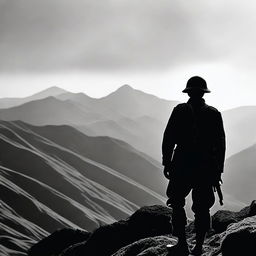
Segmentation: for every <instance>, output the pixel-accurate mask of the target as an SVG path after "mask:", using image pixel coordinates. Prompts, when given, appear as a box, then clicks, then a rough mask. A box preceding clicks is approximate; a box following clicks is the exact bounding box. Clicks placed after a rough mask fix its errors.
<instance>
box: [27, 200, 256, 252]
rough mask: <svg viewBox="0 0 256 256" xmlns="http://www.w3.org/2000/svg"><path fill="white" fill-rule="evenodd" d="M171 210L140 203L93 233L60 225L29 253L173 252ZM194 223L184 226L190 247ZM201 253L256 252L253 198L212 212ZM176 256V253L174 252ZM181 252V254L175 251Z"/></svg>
mask: <svg viewBox="0 0 256 256" xmlns="http://www.w3.org/2000/svg"><path fill="white" fill-rule="evenodd" d="M171 216H172V210H171V209H169V208H167V207H164V206H160V205H154V206H148V207H142V208H141V209H139V210H138V211H136V212H135V213H134V214H133V215H131V216H130V217H129V218H128V219H126V220H121V221H118V222H115V223H113V224H111V225H105V226H101V227H99V228H98V229H96V230H95V231H93V232H92V233H88V232H85V231H82V230H72V229H62V230H58V231H56V232H54V233H53V234H51V235H50V236H48V237H46V238H44V239H43V240H41V241H40V242H38V243H37V244H35V245H33V246H32V247H31V249H30V250H29V252H28V255H29V256H41V255H42V256H57V255H58V256H89V255H93V256H167V255H168V256H172V255H170V254H168V251H167V250H166V245H167V244H175V243H176V238H175V237H173V236H172V225H171ZM194 236H195V234H194V225H193V222H191V223H190V224H189V225H188V226H187V237H188V242H189V245H190V246H191V247H192V246H193V244H194V243H195V240H194ZM203 255H204V256H221V255H222V256H236V255H244V256H255V255H256V201H253V202H252V203H251V205H250V206H248V207H246V208H244V209H242V210H241V211H240V212H231V211H218V212H217V213H215V214H214V215H213V216H212V229H211V230H210V231H209V233H208V235H207V238H206V241H205V245H204V254H203ZM173 256H175V255H173ZM178 256H182V255H178Z"/></svg>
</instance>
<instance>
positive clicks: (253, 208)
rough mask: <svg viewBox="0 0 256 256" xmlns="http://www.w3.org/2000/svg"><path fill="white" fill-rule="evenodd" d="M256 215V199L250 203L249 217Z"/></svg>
mask: <svg viewBox="0 0 256 256" xmlns="http://www.w3.org/2000/svg"><path fill="white" fill-rule="evenodd" d="M254 215H256V200H254V201H252V203H251V205H250V210H249V215H248V217H251V216H254Z"/></svg>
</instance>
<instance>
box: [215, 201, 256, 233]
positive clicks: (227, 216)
mask: <svg viewBox="0 0 256 256" xmlns="http://www.w3.org/2000/svg"><path fill="white" fill-rule="evenodd" d="M253 215H256V201H253V202H252V203H251V205H250V206H247V207H245V208H243V209H242V210H241V211H239V212H232V211H225V210H222V211H218V212H216V213H215V214H214V215H213V216H212V228H213V229H214V231H215V232H216V233H221V232H224V231H225V230H226V229H227V227H228V226H229V225H230V224H232V223H237V222H239V221H241V220H243V219H245V218H247V217H251V216H253Z"/></svg>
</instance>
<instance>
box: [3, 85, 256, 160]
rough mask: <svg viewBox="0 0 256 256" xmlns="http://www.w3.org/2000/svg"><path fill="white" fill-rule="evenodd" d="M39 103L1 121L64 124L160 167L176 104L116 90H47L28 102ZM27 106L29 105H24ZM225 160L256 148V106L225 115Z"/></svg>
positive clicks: (10, 112)
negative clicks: (120, 143)
mask: <svg viewBox="0 0 256 256" xmlns="http://www.w3.org/2000/svg"><path fill="white" fill-rule="evenodd" d="M48 94H54V97H48V98H43V99H40V100H35V101H31V102H28V103H25V104H23V105H19V106H17V107H14V108H10V109H2V110H0V119H2V120H7V121H13V120H21V121H24V122H27V123H30V124H33V125H61V124H68V125H72V126H73V127H75V128H77V129H79V130H80V131H82V132H83V133H85V134H87V135H91V136H110V137H113V138H117V139H121V140H124V141H126V142H127V143H129V144H131V145H132V146H133V147H135V148H136V149H138V150H140V151H142V152H144V153H146V154H148V155H150V156H151V157H153V158H154V159H156V160H157V161H161V142H162V136H163V132H164V129H165V126H166V123H167V121H168V119H169V116H170V114H171V112H172V109H173V107H174V106H175V105H177V104H178V102H177V101H167V100H164V99H160V98H158V97H156V96H153V95H150V94H147V93H144V92H142V91H139V90H136V89H133V88H132V87H131V86H129V85H124V86H122V87H120V88H119V89H118V90H116V91H115V92H113V93H111V94H109V95H107V96H106V97H103V98H99V99H96V98H92V97H89V96H87V95H86V94H84V93H70V92H66V91H64V93H63V90H62V89H59V88H50V89H48V90H46V91H43V92H41V93H39V94H36V95H35V96H33V98H35V97H44V96H47V95H48ZM27 100H28V99H27ZM222 114H223V119H224V125H225V130H226V135H227V154H226V155H227V158H228V157H230V156H231V155H233V154H235V153H238V152H239V151H241V150H244V149H246V148H247V147H249V146H251V145H253V144H254V143H256V106H248V107H239V108H235V109H231V110H228V111H224V112H223V113H222Z"/></svg>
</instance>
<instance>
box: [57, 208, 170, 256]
mask: <svg viewBox="0 0 256 256" xmlns="http://www.w3.org/2000/svg"><path fill="white" fill-rule="evenodd" d="M171 214H172V211H171V209H169V208H167V207H165V206H161V205H154V206H146V207H142V208H141V209H139V210H138V211H136V212H135V213H134V214H133V215H131V216H130V217H129V218H128V219H127V220H121V221H118V222H115V223H113V224H111V225H105V226H102V227H99V228H98V229H96V230H95V231H94V232H93V233H92V235H91V236H90V238H89V239H88V240H87V241H86V242H84V243H81V244H79V245H74V246H72V247H70V248H68V249H67V250H65V251H64V252H63V253H62V254H61V255H62V256H84V255H91V253H92V252H93V255H100V256H108V255H112V254H113V253H115V252H116V251H118V250H119V249H120V248H122V247H124V246H126V245H128V244H131V243H133V242H135V241H138V240H140V239H142V238H146V237H153V236H159V235H164V234H170V233H171V231H172V225H171Z"/></svg>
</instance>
